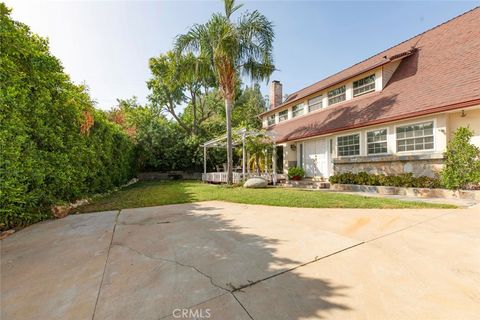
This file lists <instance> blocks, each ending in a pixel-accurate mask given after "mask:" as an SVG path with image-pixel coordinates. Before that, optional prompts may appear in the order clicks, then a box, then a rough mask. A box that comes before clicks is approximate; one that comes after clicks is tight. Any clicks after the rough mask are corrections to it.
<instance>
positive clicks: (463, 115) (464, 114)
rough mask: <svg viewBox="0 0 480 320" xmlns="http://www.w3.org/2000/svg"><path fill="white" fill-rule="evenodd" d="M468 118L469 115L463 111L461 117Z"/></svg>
mask: <svg viewBox="0 0 480 320" xmlns="http://www.w3.org/2000/svg"><path fill="white" fill-rule="evenodd" d="M466 116H467V114H466V113H465V110H462V114H461V115H460V117H462V118H465V117H466Z"/></svg>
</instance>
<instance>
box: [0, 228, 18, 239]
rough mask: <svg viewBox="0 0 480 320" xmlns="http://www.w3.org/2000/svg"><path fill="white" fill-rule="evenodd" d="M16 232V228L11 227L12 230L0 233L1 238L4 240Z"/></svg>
mask: <svg viewBox="0 0 480 320" xmlns="http://www.w3.org/2000/svg"><path fill="white" fill-rule="evenodd" d="M14 233H15V230H14V229H10V230H7V231H2V232H1V233H0V240H3V239H5V238H6V237H8V236H10V235H12V234H14Z"/></svg>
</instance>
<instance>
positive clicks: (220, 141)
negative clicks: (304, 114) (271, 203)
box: [201, 128, 277, 184]
mask: <svg viewBox="0 0 480 320" xmlns="http://www.w3.org/2000/svg"><path fill="white" fill-rule="evenodd" d="M233 135H234V136H235V135H236V136H239V137H240V138H241V141H234V142H233V147H234V148H235V147H237V146H239V145H240V144H241V146H242V174H241V177H240V180H243V179H245V178H246V177H247V176H248V175H247V172H246V161H247V159H246V158H247V154H246V151H245V139H246V138H247V137H255V136H261V135H264V136H266V137H268V138H270V139H271V141H272V144H273V153H272V171H273V172H272V175H271V180H272V182H273V184H276V182H277V179H276V178H277V177H276V171H277V152H276V143H275V132H274V131H268V132H260V131H256V130H249V129H247V128H241V129H238V130H235V131H234V132H233ZM226 140H227V135H226V134H224V135H222V136H220V137H218V138H215V139H212V140H210V141H207V142H205V143H204V144H202V145H201V147H203V177H202V180H204V181H209V180H208V175H212V176H213V179H212V181H211V182H226V174H225V173H223V172H213V173H207V149H208V148H226V146H227V144H226ZM221 173H223V175H218V174H221ZM215 174H217V176H216V177H215ZM234 174H235V173H234ZM266 174H267V175H268V172H266ZM223 176H224V177H223ZM269 177H270V176H269ZM223 180H225V181H223ZM234 180H235V177H234ZM237 180H238V177H237Z"/></svg>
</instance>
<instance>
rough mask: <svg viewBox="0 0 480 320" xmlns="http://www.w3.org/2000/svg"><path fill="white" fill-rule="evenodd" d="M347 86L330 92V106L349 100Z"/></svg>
mask: <svg viewBox="0 0 480 320" xmlns="http://www.w3.org/2000/svg"><path fill="white" fill-rule="evenodd" d="M345 92H346V88H345V86H341V87H338V88H336V89H333V90H330V91H328V105H332V104H335V103H339V102H342V101H345V99H346V98H347V95H346V93H345Z"/></svg>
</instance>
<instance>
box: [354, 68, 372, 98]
mask: <svg viewBox="0 0 480 320" xmlns="http://www.w3.org/2000/svg"><path fill="white" fill-rule="evenodd" d="M372 91H375V74H372V75H369V76H368V77H365V78H363V79H359V80H357V81H353V96H354V97H358V96H361V95H362V94H364V93H368V92H372Z"/></svg>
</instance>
